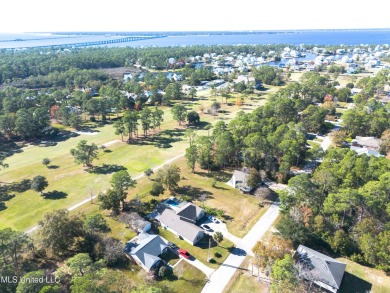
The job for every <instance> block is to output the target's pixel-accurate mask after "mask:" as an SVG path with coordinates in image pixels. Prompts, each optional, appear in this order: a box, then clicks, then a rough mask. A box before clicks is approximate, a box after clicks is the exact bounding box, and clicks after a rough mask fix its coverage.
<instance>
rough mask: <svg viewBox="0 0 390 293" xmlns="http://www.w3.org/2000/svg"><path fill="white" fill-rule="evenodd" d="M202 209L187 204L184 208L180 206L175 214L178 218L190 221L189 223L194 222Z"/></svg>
mask: <svg viewBox="0 0 390 293" xmlns="http://www.w3.org/2000/svg"><path fill="white" fill-rule="evenodd" d="M202 211H203V209H202V208H200V207H198V206H197V205H194V204H192V203H190V202H189V203H187V204H185V205H184V206H182V207H181V208H180V209H179V210H178V211H177V212H176V214H177V215H178V216H180V217H183V218H186V219H190V220H191V221H194V222H196V220H197V219H198V217H199V216H200V214H201V213H202Z"/></svg>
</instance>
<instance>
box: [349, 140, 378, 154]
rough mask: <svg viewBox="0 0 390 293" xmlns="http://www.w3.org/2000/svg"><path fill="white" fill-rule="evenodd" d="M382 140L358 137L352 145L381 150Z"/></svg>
mask: <svg viewBox="0 0 390 293" xmlns="http://www.w3.org/2000/svg"><path fill="white" fill-rule="evenodd" d="M381 143H382V140H380V139H379V138H376V137H373V136H356V138H355V139H353V140H352V145H353V146H357V147H363V148H364V147H365V148H368V149H370V150H375V151H377V150H379V147H380V146H381Z"/></svg>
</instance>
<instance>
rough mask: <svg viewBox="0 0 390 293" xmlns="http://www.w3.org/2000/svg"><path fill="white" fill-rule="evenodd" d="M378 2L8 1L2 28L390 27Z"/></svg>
mask: <svg viewBox="0 0 390 293" xmlns="http://www.w3.org/2000/svg"><path fill="white" fill-rule="evenodd" d="M385 6H386V4H384V1H382V0H371V1H364V2H360V1H356V0H327V1H315V0H314V1H313V0H295V1H294V0H279V1H277V0H267V1H264V0H235V1H232V0H224V1H223V0H107V1H104V2H103V1H86V0H61V1H60V0H6V1H4V2H3V1H2V3H1V12H2V13H1V16H0V32H2V33H18V32H64V31H220V30H223V31H226V30H238V31H240V30H289V29H348V28H351V29H357V28H390V17H389V13H388V9H387V7H385Z"/></svg>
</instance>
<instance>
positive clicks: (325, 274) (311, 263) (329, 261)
mask: <svg viewBox="0 0 390 293" xmlns="http://www.w3.org/2000/svg"><path fill="white" fill-rule="evenodd" d="M294 259H295V261H296V263H295V265H296V266H297V267H298V269H299V270H298V271H299V274H300V276H301V277H302V278H304V279H306V280H308V281H311V282H313V283H314V284H317V285H318V286H320V287H321V288H324V289H326V290H328V291H330V292H334V293H336V292H337V291H338V290H339V289H340V287H341V282H342V280H343V276H344V271H345V267H346V264H344V263H342V262H339V261H338V260H336V259H334V258H331V257H329V256H327V255H325V254H322V253H320V252H318V251H315V250H313V249H310V248H308V247H306V246H303V245H299V247H298V248H297V250H296V252H295V255H294Z"/></svg>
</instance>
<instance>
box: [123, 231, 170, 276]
mask: <svg viewBox="0 0 390 293" xmlns="http://www.w3.org/2000/svg"><path fill="white" fill-rule="evenodd" d="M142 237H144V238H143V239H142V240H141V241H140V242H139V244H138V245H137V246H135V247H131V248H130V251H126V247H125V252H126V253H130V255H133V256H136V257H137V258H138V259H139V260H140V262H142V264H143V265H144V266H145V267H146V268H147V269H148V270H150V269H151V267H152V266H153V264H154V263H155V262H156V261H159V260H161V259H160V258H159V257H158V256H159V255H160V254H161V253H162V252H163V251H164V249H165V248H167V244H166V242H165V241H164V240H163V239H162V238H161V237H160V236H158V235H149V234H147V233H143V234H142Z"/></svg>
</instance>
